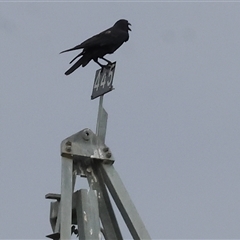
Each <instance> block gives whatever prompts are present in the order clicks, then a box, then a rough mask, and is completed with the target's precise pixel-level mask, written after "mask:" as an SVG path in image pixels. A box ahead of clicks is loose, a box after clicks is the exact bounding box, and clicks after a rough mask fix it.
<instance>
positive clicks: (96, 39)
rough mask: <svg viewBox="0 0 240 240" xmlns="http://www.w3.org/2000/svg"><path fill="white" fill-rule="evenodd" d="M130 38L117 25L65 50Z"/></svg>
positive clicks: (109, 43)
mask: <svg viewBox="0 0 240 240" xmlns="http://www.w3.org/2000/svg"><path fill="white" fill-rule="evenodd" d="M127 40H128V33H127V32H125V31H123V30H121V29H118V28H116V27H111V28H109V29H107V30H105V31H103V32H101V33H99V34H97V35H94V36H93V37H91V38H89V39H87V40H86V41H84V42H82V43H81V44H79V45H77V46H75V47H73V48H70V49H67V50H65V51H62V52H61V53H63V52H68V51H73V50H78V49H82V48H95V47H104V46H108V45H112V44H118V43H119V42H122V43H123V42H125V41H127Z"/></svg>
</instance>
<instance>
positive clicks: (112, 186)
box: [101, 164, 151, 240]
mask: <svg viewBox="0 0 240 240" xmlns="http://www.w3.org/2000/svg"><path fill="white" fill-rule="evenodd" d="M101 171H102V174H103V177H104V180H105V183H106V185H107V187H108V189H109V192H110V193H111V195H112V197H113V199H114V201H115V203H116V205H117V207H118V209H119V211H120V213H121V214H122V217H123V219H124V221H125V223H126V225H127V227H128V229H129V231H130V233H131V234H132V237H133V239H134V240H138V239H139V240H140V239H142V240H143V239H144V240H146V239H151V237H150V235H149V233H148V231H147V229H146V227H145V226H144V223H143V221H142V219H141V218H140V216H139V214H138V212H137V209H136V208H135V206H134V204H133V202H132V200H131V198H130V196H129V194H128V192H127V190H126V188H125V186H124V184H123V182H122V180H121V178H120V177H119V175H118V173H117V172H116V171H115V169H114V167H113V165H109V164H101Z"/></svg>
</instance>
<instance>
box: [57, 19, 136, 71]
mask: <svg viewBox="0 0 240 240" xmlns="http://www.w3.org/2000/svg"><path fill="white" fill-rule="evenodd" d="M129 25H130V26H131V24H130V23H129V22H128V21H127V20H125V19H120V20H118V21H117V22H116V23H115V24H114V25H113V26H112V27H111V28H108V29H107V30H105V31H103V32H101V33H99V34H97V35H94V36H93V37H91V38H89V39H87V40H86V41H84V42H82V43H81V44H79V45H77V46H75V47H73V48H70V49H67V50H65V51H62V52H60V53H64V52H69V51H73V50H78V49H83V50H82V52H81V53H80V54H78V55H77V56H76V57H75V58H74V59H73V60H72V61H71V62H70V63H72V62H73V61H74V60H76V59H77V58H78V57H80V59H78V61H77V62H75V63H74V64H73V66H72V67H70V68H69V69H68V70H67V71H66V72H65V74H66V75H69V74H71V73H72V72H74V71H75V70H76V69H77V68H78V67H80V66H82V67H85V66H86V65H87V64H88V63H89V62H90V61H91V60H93V61H94V62H96V63H97V64H98V65H99V66H101V67H102V68H103V67H104V66H105V65H103V64H101V63H100V62H99V61H98V58H100V59H103V60H105V61H106V62H107V65H108V64H111V62H110V61H109V60H107V59H106V58H104V56H105V55H106V54H111V53H113V52H115V51H116V50H117V49H118V48H119V47H120V46H121V45H122V44H123V43H124V42H127V41H128V39H129V34H128V30H129V31H131V29H130V27H129Z"/></svg>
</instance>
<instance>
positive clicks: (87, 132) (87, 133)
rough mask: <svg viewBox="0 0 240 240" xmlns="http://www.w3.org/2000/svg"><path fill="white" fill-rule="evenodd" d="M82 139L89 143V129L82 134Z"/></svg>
mask: <svg viewBox="0 0 240 240" xmlns="http://www.w3.org/2000/svg"><path fill="white" fill-rule="evenodd" d="M82 138H83V139H84V140H85V141H88V140H89V138H90V132H89V131H88V129H85V130H83V132H82Z"/></svg>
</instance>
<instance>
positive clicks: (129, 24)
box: [128, 23, 132, 31]
mask: <svg viewBox="0 0 240 240" xmlns="http://www.w3.org/2000/svg"><path fill="white" fill-rule="evenodd" d="M129 26H132V25H131V23H128V30H129V31H132V30H131V28H130V27H129Z"/></svg>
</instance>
